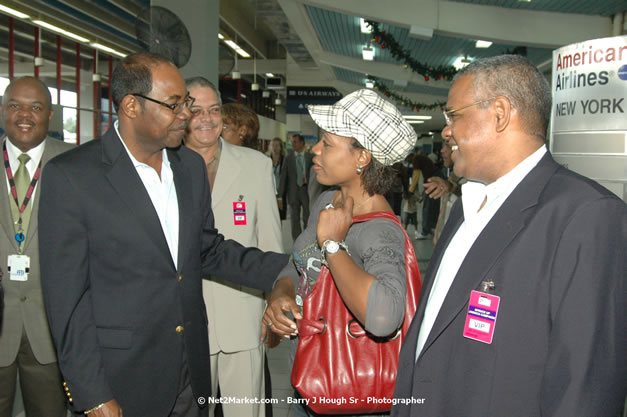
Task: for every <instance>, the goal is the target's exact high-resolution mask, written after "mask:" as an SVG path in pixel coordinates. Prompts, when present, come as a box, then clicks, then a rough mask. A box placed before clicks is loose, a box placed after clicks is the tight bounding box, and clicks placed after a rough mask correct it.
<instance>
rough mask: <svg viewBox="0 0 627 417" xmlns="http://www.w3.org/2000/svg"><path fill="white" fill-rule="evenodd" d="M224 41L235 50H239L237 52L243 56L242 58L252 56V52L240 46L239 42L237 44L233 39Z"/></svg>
mask: <svg viewBox="0 0 627 417" xmlns="http://www.w3.org/2000/svg"><path fill="white" fill-rule="evenodd" d="M224 43H226V44H227V45H228V46H230V47H231V49H233V50H234V51H235V52H237V54H238V55H239V56H241V57H242V58H250V54H249V53H248V52H246V51H245V50H243V49H242V47H241V46H239V45H238V44H236V43H235V42H233V41H232V40H230V39H226V40H225V41H224Z"/></svg>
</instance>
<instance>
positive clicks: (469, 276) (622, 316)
mask: <svg viewBox="0 0 627 417" xmlns="http://www.w3.org/2000/svg"><path fill="white" fill-rule="evenodd" d="M625 207H626V206H625V203H623V202H622V201H621V200H620V199H618V198H617V197H616V196H615V195H614V194H612V193H610V192H609V191H607V190H606V189H604V188H603V187H601V186H600V185H598V184H597V183H595V182H593V181H591V180H589V179H587V178H584V177H581V176H580V175H578V174H575V173H573V172H571V171H568V170H567V169H564V168H563V167H561V166H559V165H558V164H557V163H555V161H553V159H552V158H551V156H550V155H549V154H547V155H545V156H544V157H543V158H542V160H541V161H540V162H539V164H538V165H537V166H536V167H535V168H534V169H533V170H532V171H531V172H530V173H529V174H528V175H527V176H526V177H525V178H524V179H523V181H522V182H521V183H520V184H519V185H518V186H517V187H516V189H515V190H514V191H513V192H512V194H511V195H510V196H509V197H508V198H507V200H506V201H505V202H504V203H503V205H502V206H501V208H500V209H499V210H498V211H497V212H496V214H495V215H494V217H493V218H492V220H491V221H490V222H489V223H488V224H487V226H486V227H485V229H484V230H483V232H482V233H481V234H480V235H479V237H478V238H477V240H476V241H475V243H474V245H473V246H472V248H471V249H470V251H469V252H468V255H467V256H466V258H465V260H464V262H463V263H462V265H461V267H460V269H459V272H458V273H457V276H456V277H455V280H454V281H453V284H452V285H451V288H450V290H449V292H448V294H447V296H446V298H445V300H444V302H443V304H442V307H441V309H440V312H439V314H438V316H437V318H436V320H435V323H434V325H433V328H432V330H431V332H430V334H429V336H428V338H427V340H426V343H425V345H424V348H423V350H422V352H421V354H420V357H419V358H418V360H417V361H416V360H415V355H416V345H417V339H418V332H419V329H420V326H421V324H422V319H423V316H424V311H425V305H426V299H427V297H428V296H429V293H430V292H431V288H432V286H433V281H434V278H435V275H436V272H437V270H438V268H439V266H440V262H441V260H442V255H443V254H444V251H445V249H446V247H447V246H448V245H449V243H450V241H451V238H452V237H453V235H454V234H455V232H456V231H457V229H458V228H459V226H460V225H461V224H462V222H463V220H464V219H463V211H462V206H461V204H460V202H457V203H456V205H455V206H454V207H453V209H452V211H451V215H450V218H449V220H448V223H447V225H446V226H445V228H444V231H443V233H442V236H441V238H440V240H439V241H438V243H437V246H436V248H435V250H434V253H433V257H432V259H431V263H430V265H429V268H428V270H427V272H426V276H425V281H424V286H423V290H422V293H421V296H420V301H419V307H418V311H417V312H416V315H415V317H414V320H413V323H412V325H411V327H410V330H409V333H408V335H407V337H406V339H405V343H404V344H403V347H402V349H401V353H400V360H399V373H398V377H397V381H396V388H395V394H394V396H395V397H396V398H399V399H401V398H403V399H404V398H412V397H413V399H414V401H415V402H416V403H414V404H411V405H403V404H399V405H397V406H395V407H393V410H392V416H425V417H429V416H438V417H443V416H468V417H472V416H481V417H487V416H495V417H496V416H499V417H500V416H508V417H513V416H521V417H522V416H525V417H530V416H569V417H571V416H615V415H618V413H619V410H620V409H621V408H622V404H623V401H624V399H625V393H626V392H627V365H626V361H627V317H626V314H627V310H626V308H627V293H626V290H627V287H626V285H625V270H626V263H625V262H626V261H625V259H626V257H625V249H626V240H627V211H626V208H625ZM487 280H492V281H494V283H495V288H494V291H493V292H494V294H496V295H498V296H499V297H500V307H499V311H498V316H497V320H496V324H495V332H494V338H493V341H492V344H484V343H481V342H477V341H474V340H471V339H467V338H465V337H463V336H462V333H463V329H464V324H465V319H466V314H467V310H468V301H469V297H470V292H471V290H478V289H479V287H480V284H481V282H482V281H487ZM419 399H424V402H423V403H422V404H419V403H418V401H417V400H419Z"/></svg>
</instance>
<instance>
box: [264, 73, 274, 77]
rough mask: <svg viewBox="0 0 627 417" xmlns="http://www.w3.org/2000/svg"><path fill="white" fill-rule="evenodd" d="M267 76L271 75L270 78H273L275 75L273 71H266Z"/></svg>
mask: <svg viewBox="0 0 627 417" xmlns="http://www.w3.org/2000/svg"><path fill="white" fill-rule="evenodd" d="M266 77H270V78H272V77H274V74H273V73H271V72H266Z"/></svg>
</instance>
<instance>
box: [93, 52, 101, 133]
mask: <svg viewBox="0 0 627 417" xmlns="http://www.w3.org/2000/svg"><path fill="white" fill-rule="evenodd" d="M97 73H98V50H97V49H94V74H97ZM93 84H94V113H93V115H94V118H93V120H94V138H97V137H100V117H99V116H100V81H94V82H93Z"/></svg>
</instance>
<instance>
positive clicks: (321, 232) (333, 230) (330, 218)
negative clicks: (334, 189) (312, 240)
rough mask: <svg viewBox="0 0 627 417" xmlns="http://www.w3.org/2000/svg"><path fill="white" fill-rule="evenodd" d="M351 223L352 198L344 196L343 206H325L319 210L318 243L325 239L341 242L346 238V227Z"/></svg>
mask: <svg viewBox="0 0 627 417" xmlns="http://www.w3.org/2000/svg"><path fill="white" fill-rule="evenodd" d="M352 224H353V198H352V197H346V201H345V202H344V206H343V207H341V206H340V207H333V208H327V209H325V210H322V211H321V212H320V217H319V218H318V227H317V229H316V235H317V238H318V245H320V247H322V244H323V243H324V242H325V241H326V240H334V241H336V242H341V241H343V240H344V239H345V238H346V234H347V233H348V229H350V227H351V225H352Z"/></svg>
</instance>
